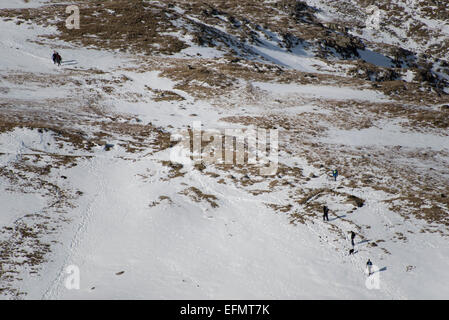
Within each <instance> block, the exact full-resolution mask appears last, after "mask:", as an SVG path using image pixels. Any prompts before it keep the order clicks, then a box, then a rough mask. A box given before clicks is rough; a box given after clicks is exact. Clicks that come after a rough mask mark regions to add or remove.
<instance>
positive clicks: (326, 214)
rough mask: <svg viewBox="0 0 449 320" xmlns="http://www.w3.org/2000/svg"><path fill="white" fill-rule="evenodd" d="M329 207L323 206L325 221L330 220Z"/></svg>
mask: <svg viewBox="0 0 449 320" xmlns="http://www.w3.org/2000/svg"><path fill="white" fill-rule="evenodd" d="M328 214H329V208H328V207H327V206H323V221H329V216H328Z"/></svg>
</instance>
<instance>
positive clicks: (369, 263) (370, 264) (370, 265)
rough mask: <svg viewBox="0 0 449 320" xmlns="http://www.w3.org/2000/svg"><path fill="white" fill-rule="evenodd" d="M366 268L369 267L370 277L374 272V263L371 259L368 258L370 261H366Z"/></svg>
mask: <svg viewBox="0 0 449 320" xmlns="http://www.w3.org/2000/svg"><path fill="white" fill-rule="evenodd" d="M366 268H367V269H368V277H369V276H370V275H371V274H372V273H373V272H372V268H373V263H372V262H371V260H370V259H368V261H367V262H366Z"/></svg>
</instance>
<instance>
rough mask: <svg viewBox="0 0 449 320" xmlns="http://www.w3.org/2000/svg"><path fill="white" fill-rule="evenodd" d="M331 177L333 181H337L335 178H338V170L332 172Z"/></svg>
mask: <svg viewBox="0 0 449 320" xmlns="http://www.w3.org/2000/svg"><path fill="white" fill-rule="evenodd" d="M332 176H333V177H334V181H337V176H338V170H337V169H334V170H332Z"/></svg>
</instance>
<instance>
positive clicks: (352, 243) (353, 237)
mask: <svg viewBox="0 0 449 320" xmlns="http://www.w3.org/2000/svg"><path fill="white" fill-rule="evenodd" d="M354 239H355V232H354V231H351V245H352V249H354Z"/></svg>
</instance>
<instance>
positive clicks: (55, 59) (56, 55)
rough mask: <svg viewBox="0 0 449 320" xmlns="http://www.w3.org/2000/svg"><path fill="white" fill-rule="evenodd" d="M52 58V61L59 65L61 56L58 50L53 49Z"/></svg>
mask: <svg viewBox="0 0 449 320" xmlns="http://www.w3.org/2000/svg"><path fill="white" fill-rule="evenodd" d="M52 59H53V63H54V64H56V63H57V64H58V66H60V65H61V61H62V57H61V55H60V54H59V53H58V52H56V51H53V55H52Z"/></svg>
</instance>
